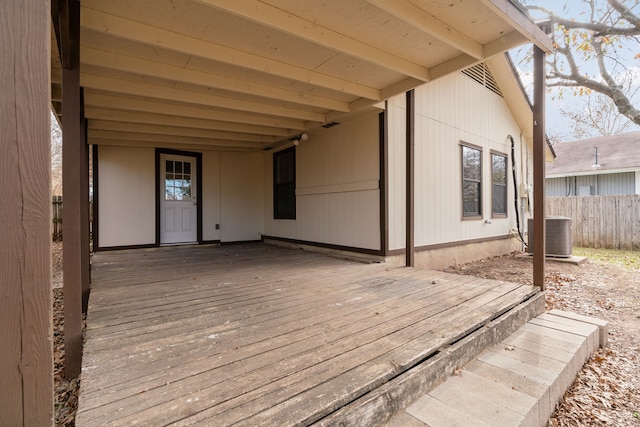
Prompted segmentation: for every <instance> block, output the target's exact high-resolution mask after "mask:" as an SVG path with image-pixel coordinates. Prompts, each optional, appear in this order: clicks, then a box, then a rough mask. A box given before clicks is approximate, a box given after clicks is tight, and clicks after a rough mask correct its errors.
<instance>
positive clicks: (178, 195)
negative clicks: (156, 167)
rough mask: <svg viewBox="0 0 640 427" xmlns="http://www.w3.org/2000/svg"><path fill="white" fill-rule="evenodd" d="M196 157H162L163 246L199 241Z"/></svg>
mask: <svg viewBox="0 0 640 427" xmlns="http://www.w3.org/2000/svg"><path fill="white" fill-rule="evenodd" d="M197 185H198V183H197V182H196V158H195V157H188V156H178V155H172V154H161V155H160V244H162V245H166V244H175V243H196V242H197V241H198V200H197V194H198V193H197V191H196V188H197V187H196V186H197Z"/></svg>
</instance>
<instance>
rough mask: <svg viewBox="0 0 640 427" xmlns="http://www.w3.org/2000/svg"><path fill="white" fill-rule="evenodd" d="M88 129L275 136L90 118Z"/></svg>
mask: <svg viewBox="0 0 640 427" xmlns="http://www.w3.org/2000/svg"><path fill="white" fill-rule="evenodd" d="M89 130H106V131H115V132H133V133H146V134H154V135H175V136H191V137H195V138H206V139H221V140H229V141H254V142H260V143H262V142H274V141H276V138H274V137H273V136H268V135H255V134H249V133H240V132H222V131H215V130H207V129H191V128H185V127H176V126H161V125H149V124H139V123H126V122H114V121H108V120H90V121H89Z"/></svg>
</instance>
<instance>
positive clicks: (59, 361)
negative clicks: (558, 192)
mask: <svg viewBox="0 0 640 427" xmlns="http://www.w3.org/2000/svg"><path fill="white" fill-rule="evenodd" d="M574 254H577V255H586V256H588V257H589V259H590V261H589V262H587V263H585V264H582V265H579V266H576V265H569V264H564V263H558V262H552V261H550V262H548V263H547V264H546V284H547V295H546V305H547V309H552V308H557V309H561V310H567V311H572V312H575V313H579V314H584V315H587V316H594V317H598V318H601V319H605V320H608V321H609V322H610V323H609V347H608V348H605V349H600V350H598V351H597V352H596V353H595V354H594V355H593V357H592V358H591V359H590V360H589V361H588V362H587V364H586V365H585V367H584V368H583V369H582V371H581V372H580V373H579V375H578V378H577V379H576V381H575V383H574V385H573V386H572V387H571V388H570V389H569V391H567V393H566V394H565V396H564V399H563V401H562V402H561V404H559V405H558V407H557V409H556V411H555V413H554V414H553V417H552V418H551V419H550V420H549V424H548V425H549V426H551V427H556V426H640V252H617V251H596V250H586V249H585V250H582V249H577V250H574ZM52 257H53V282H54V303H53V304H54V363H55V366H54V376H55V378H54V381H55V411H56V426H74V425H75V422H74V418H75V412H76V409H77V404H78V389H79V382H78V380H73V381H67V380H65V379H64V375H63V366H64V339H63V326H64V316H63V305H62V304H63V301H62V289H61V284H62V244H61V243H59V242H54V243H53V246H52ZM447 271H449V272H454V273H459V274H466V275H472V276H478V277H484V278H490V279H498V280H506V281H511V282H518V283H529V284H530V283H532V260H531V258H529V257H524V258H523V257H521V256H517V255H516V254H511V255H507V256H503V257H495V258H489V259H484V260H482V261H477V262H473V263H469V264H463V265H456V266H452V267H450V268H449V269H448V270H447Z"/></svg>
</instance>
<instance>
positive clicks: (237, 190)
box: [220, 152, 264, 242]
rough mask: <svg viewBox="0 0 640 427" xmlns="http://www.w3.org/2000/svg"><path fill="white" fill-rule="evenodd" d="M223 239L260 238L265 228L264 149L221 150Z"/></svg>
mask: <svg viewBox="0 0 640 427" xmlns="http://www.w3.org/2000/svg"><path fill="white" fill-rule="evenodd" d="M220 156H221V157H220V165H221V169H220V194H221V206H220V239H221V240H222V241H224V242H234V241H243V240H258V239H260V233H262V230H263V229H264V226H263V221H264V216H263V215H262V206H263V204H264V200H263V195H264V193H263V191H262V187H261V186H260V185H256V184H257V183H259V182H260V180H261V178H262V176H263V171H262V167H263V166H264V162H263V159H262V153H235V152H223V153H220Z"/></svg>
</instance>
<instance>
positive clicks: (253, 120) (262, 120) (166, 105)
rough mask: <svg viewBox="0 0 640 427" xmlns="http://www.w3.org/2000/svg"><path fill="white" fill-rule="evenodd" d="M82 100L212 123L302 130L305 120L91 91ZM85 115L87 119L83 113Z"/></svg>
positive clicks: (98, 105)
mask: <svg viewBox="0 0 640 427" xmlns="http://www.w3.org/2000/svg"><path fill="white" fill-rule="evenodd" d="M84 99H85V106H87V107H101V108H109V109H115V110H127V111H138V112H144V113H156V114H160V115H169V116H181V117H189V118H198V119H206V120H215V121H228V122H232V123H243V124H248V125H257V126H267V127H276V128H284V129H296V130H304V129H305V125H304V121H302V120H293V119H287V118H284V117H271V116H265V115H260V114H249V113H240V112H235V111H225V110H220V109H215V108H201V107H197V106H191V105H187V104H183V103H172V102H162V101H157V100H145V99H134V98H125V97H123V96H114V95H106V94H101V93H95V92H93V91H91V90H89V91H86V92H85V96H84ZM85 116H87V117H89V116H88V115H87V114H86V112H85Z"/></svg>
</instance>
